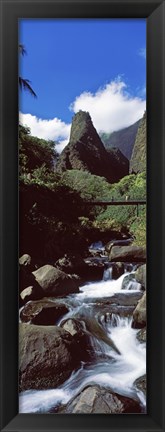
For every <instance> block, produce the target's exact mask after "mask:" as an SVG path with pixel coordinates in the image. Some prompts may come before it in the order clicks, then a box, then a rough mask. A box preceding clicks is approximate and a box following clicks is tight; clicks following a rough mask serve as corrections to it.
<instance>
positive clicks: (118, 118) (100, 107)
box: [70, 77, 146, 133]
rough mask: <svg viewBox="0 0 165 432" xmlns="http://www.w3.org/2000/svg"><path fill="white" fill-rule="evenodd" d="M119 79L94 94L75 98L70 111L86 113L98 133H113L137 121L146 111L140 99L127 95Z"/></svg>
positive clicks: (125, 86) (84, 94)
mask: <svg viewBox="0 0 165 432" xmlns="http://www.w3.org/2000/svg"><path fill="white" fill-rule="evenodd" d="M126 89H127V85H126V84H125V83H124V81H122V79H121V77H119V78H117V79H116V80H114V81H111V82H110V83H108V84H107V85H105V86H104V87H103V88H100V89H99V90H97V91H96V93H94V94H93V93H90V92H83V93H82V94H80V96H77V97H76V99H75V101H74V102H73V103H72V104H71V106H70V109H71V110H72V111H74V112H75V113H77V112H78V111H79V110H83V111H88V112H89V113H90V115H91V118H92V120H93V124H94V126H95V128H96V129H97V131H98V132H107V133H110V132H113V131H117V130H119V129H122V128H124V127H127V126H130V125H131V124H133V123H135V122H136V121H137V120H139V119H140V118H141V117H142V116H143V113H144V111H145V109H146V102H145V100H144V99H143V98H141V97H135V96H132V95H130V94H129V93H128V91H127V90H126Z"/></svg>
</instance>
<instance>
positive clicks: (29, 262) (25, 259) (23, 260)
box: [19, 254, 32, 269]
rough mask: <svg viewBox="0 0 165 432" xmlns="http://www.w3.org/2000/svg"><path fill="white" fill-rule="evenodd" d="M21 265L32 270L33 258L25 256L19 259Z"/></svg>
mask: <svg viewBox="0 0 165 432" xmlns="http://www.w3.org/2000/svg"><path fill="white" fill-rule="evenodd" d="M19 264H20V265H23V266H25V267H29V268H30V269H31V266H32V259H31V256H30V255H28V254H24V255H22V256H21V257H20V258H19Z"/></svg>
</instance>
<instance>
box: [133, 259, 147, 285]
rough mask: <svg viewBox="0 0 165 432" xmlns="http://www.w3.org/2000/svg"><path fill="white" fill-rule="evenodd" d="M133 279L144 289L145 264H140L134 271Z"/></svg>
mask: <svg viewBox="0 0 165 432" xmlns="http://www.w3.org/2000/svg"><path fill="white" fill-rule="evenodd" d="M135 279H136V281H137V282H139V283H140V284H141V285H142V287H143V288H144V289H146V264H143V265H141V266H140V267H138V269H137V270H136V271H135Z"/></svg>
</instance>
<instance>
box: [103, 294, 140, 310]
mask: <svg viewBox="0 0 165 432" xmlns="http://www.w3.org/2000/svg"><path fill="white" fill-rule="evenodd" d="M142 296H143V292H142V291H137V292H131V291H130V292H129V293H122V292H121V293H117V294H114V295H113V296H111V297H109V298H104V299H99V300H96V304H97V305H99V306H100V307H101V308H102V307H105V306H110V307H111V306H112V305H114V306H125V307H126V306H134V308H135V306H136V305H137V303H138V301H139V300H140V299H141V297H142Z"/></svg>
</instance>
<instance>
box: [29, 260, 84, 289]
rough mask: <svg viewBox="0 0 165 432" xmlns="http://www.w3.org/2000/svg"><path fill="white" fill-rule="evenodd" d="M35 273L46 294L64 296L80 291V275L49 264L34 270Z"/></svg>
mask: <svg viewBox="0 0 165 432" xmlns="http://www.w3.org/2000/svg"><path fill="white" fill-rule="evenodd" d="M33 275H34V276H35V278H36V281H37V282H38V283H39V285H40V286H41V287H42V289H43V291H44V293H45V294H46V296H53V297H54V296H55V297H56V296H64V295H67V294H70V293H75V292H78V291H79V290H78V285H79V279H78V277H76V276H75V275H68V274H66V273H64V272H62V271H61V270H59V269H57V268H56V267H53V266H51V265H49V264H47V265H44V266H43V267H40V268H39V269H38V270H36V271H34V272H33Z"/></svg>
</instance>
